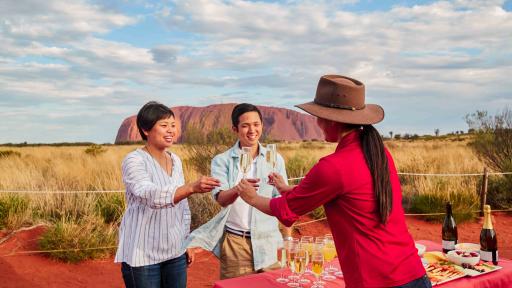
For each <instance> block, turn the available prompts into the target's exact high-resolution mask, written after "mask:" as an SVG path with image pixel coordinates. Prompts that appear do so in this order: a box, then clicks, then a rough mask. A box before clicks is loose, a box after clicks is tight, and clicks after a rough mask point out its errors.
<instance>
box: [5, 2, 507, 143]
mask: <svg viewBox="0 0 512 288" xmlns="http://www.w3.org/2000/svg"><path fill="white" fill-rule="evenodd" d="M511 10H512V4H511V1H493V0H490V1H480V0H455V1H376V0H375V1H372V0H366V1H356V0H323V1H312V0H309V1H300V0H288V1H242V0H237V1H218V0H209V1H206V0H197V1H162V2H157V1H143V0H137V1H123V0H118V1H99V0H97V1H57V0H48V1H36V0H30V1H27V0H18V1H2V2H0V16H1V19H2V21H0V41H1V42H2V49H0V109H1V111H2V116H3V117H2V125H0V143H7V142H15V143H16V142H24V141H27V142H30V143H41V142H43V143H51V142H63V141H69V142H75V141H93V142H97V143H106V142H113V141H114V139H115V136H116V133H117V130H118V128H119V126H120V124H121V122H122V121H123V119H125V118H126V117H128V116H130V115H134V114H136V112H137V111H138V109H139V108H140V107H141V106H142V105H143V104H144V103H145V102H147V101H149V100H157V101H160V102H162V103H165V104H167V105H169V106H178V105H191V106H205V105H209V104H215V103H232V102H250V103H254V104H258V105H269V106H277V107H284V108H289V109H294V108H293V106H294V105H295V104H299V103H303V102H306V101H310V100H311V99H312V98H313V96H314V92H315V89H316V84H317V82H318V79H319V77H320V76H321V75H323V74H343V75H348V76H352V77H354V78H357V79H359V80H361V81H363V82H364V83H365V84H366V91H367V102H368V103H378V104H380V105H382V106H383V107H384V109H385V111H386V117H385V120H384V121H383V122H382V123H380V124H378V125H377V128H378V129H379V130H380V131H381V133H382V134H384V135H388V133H389V131H393V132H394V133H402V134H403V133H417V134H433V133H434V130H435V129H440V131H441V133H449V132H451V131H455V130H467V128H468V127H467V126H466V124H465V122H464V120H463V118H464V116H465V115H466V114H468V113H472V112H475V111H476V110H487V111H489V112H490V113H491V114H495V113H497V112H499V111H500V109H502V108H503V107H505V106H508V107H511V106H512V105H511V104H512V94H511V91H512V81H510V80H509V78H510V76H509V75H511V74H512V41H511V40H510V39H512V13H511Z"/></svg>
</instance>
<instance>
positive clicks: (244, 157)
mask: <svg viewBox="0 0 512 288" xmlns="http://www.w3.org/2000/svg"><path fill="white" fill-rule="evenodd" d="M251 162H252V161H251V147H242V153H241V154H240V169H241V170H242V173H243V179H247V173H249V170H250V169H251V164H252V163H251Z"/></svg>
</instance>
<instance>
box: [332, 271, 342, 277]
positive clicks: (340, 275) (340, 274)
mask: <svg viewBox="0 0 512 288" xmlns="http://www.w3.org/2000/svg"><path fill="white" fill-rule="evenodd" d="M334 276H336V277H339V278H341V277H343V272H341V271H338V272H334Z"/></svg>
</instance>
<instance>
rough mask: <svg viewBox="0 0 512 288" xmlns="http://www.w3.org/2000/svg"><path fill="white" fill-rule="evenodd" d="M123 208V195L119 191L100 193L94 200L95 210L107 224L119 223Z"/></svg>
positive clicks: (124, 205) (124, 206)
mask: <svg viewBox="0 0 512 288" xmlns="http://www.w3.org/2000/svg"><path fill="white" fill-rule="evenodd" d="M125 208H126V204H125V201H124V195H123V194H121V193H116V194H102V195H100V196H99V198H98V199H97V200H96V211H97V213H98V214H99V216H101V218H102V219H103V221H105V223H108V224H119V223H120V222H121V218H122V217H123V213H124V210H125Z"/></svg>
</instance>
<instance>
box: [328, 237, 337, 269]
mask: <svg viewBox="0 0 512 288" xmlns="http://www.w3.org/2000/svg"><path fill="white" fill-rule="evenodd" d="M325 246H326V247H328V249H329V252H328V253H332V254H330V255H329V256H330V257H329V259H330V260H327V261H329V266H328V267H327V269H326V270H327V271H328V272H337V271H338V268H336V267H334V266H333V265H332V261H333V260H334V258H336V256H337V255H336V246H335V244H334V238H333V237H332V234H325Z"/></svg>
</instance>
